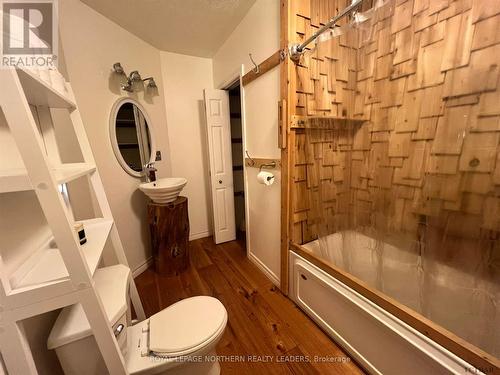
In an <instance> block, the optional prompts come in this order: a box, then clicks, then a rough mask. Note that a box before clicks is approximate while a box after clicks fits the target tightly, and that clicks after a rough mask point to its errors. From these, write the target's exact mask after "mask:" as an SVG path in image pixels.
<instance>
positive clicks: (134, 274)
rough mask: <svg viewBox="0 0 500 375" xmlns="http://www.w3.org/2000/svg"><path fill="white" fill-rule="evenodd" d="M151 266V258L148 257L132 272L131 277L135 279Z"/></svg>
mask: <svg viewBox="0 0 500 375" xmlns="http://www.w3.org/2000/svg"><path fill="white" fill-rule="evenodd" d="M152 264H153V257H149V258H148V259H146V260H145V261H144V262H143V263H142V264H140V265H139V266H138V267H136V268H135V269H134V270H133V271H132V277H133V278H134V279H135V278H136V277H137V276H139V275H140V274H141V273H143V272H144V271H146V270H147V269H148V268H149V267H150V266H151V265H152Z"/></svg>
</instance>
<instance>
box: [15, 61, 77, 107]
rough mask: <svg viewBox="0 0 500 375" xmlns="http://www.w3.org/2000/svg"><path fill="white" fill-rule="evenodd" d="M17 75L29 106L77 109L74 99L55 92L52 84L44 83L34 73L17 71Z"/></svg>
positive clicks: (22, 70)
mask: <svg viewBox="0 0 500 375" xmlns="http://www.w3.org/2000/svg"><path fill="white" fill-rule="evenodd" d="M17 74H18V77H19V81H20V82H21V85H22V86H23V89H24V92H25V94H26V99H27V100H28V103H29V104H33V105H37V106H45V107H50V108H68V109H74V108H76V104H75V102H74V101H73V99H71V98H70V97H69V96H67V95H64V94H62V93H60V92H59V91H57V90H55V89H54V88H53V87H52V86H51V85H50V84H48V83H47V82H44V81H42V79H41V78H40V77H37V76H36V75H34V74H33V73H32V72H30V71H28V70H25V69H17Z"/></svg>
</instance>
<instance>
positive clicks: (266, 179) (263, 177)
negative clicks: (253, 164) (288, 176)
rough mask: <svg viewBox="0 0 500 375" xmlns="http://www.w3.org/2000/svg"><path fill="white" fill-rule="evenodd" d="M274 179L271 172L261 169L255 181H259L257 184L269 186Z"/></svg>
mask: <svg viewBox="0 0 500 375" xmlns="http://www.w3.org/2000/svg"><path fill="white" fill-rule="evenodd" d="M274 180H275V178H274V175H273V174H272V173H271V172H266V171H261V172H259V174H258V175H257V181H259V184H263V185H267V186H269V185H272V184H274Z"/></svg>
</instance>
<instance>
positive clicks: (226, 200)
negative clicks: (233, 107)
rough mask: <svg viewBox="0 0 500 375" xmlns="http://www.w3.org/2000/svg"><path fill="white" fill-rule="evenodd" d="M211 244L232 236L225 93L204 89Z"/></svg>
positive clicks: (228, 124) (226, 100) (230, 178)
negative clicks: (210, 196) (211, 231)
mask: <svg viewBox="0 0 500 375" xmlns="http://www.w3.org/2000/svg"><path fill="white" fill-rule="evenodd" d="M205 111H206V116H207V136H208V152H209V156H210V186H211V191H212V207H213V210H212V212H213V216H214V217H213V219H214V220H213V223H214V238H215V243H222V242H227V241H232V240H234V239H236V225H235V219H234V187H233V168H232V165H233V163H232V155H231V124H230V115H229V95H228V93H227V92H226V91H224V90H213V89H205Z"/></svg>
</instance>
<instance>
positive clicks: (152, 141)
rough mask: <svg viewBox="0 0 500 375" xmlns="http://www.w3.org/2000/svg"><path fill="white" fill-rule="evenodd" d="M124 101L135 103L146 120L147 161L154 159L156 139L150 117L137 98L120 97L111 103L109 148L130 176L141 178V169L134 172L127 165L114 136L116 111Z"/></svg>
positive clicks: (142, 174)
mask: <svg viewBox="0 0 500 375" xmlns="http://www.w3.org/2000/svg"><path fill="white" fill-rule="evenodd" d="M126 103H130V104H133V105H135V106H136V107H137V108H139V110H140V111H141V112H142V115H143V116H144V119H145V120H146V123H147V126H148V131H149V136H150V140H149V143H150V149H151V152H150V154H151V155H150V157H149V162H150V163H152V162H154V161H155V155H156V141H155V136H154V130H153V127H152V123H151V119H150V118H149V115H148V113H147V112H146V110H145V109H144V107H143V106H142V105H141V104H140V103H139V102H138V101H137V100H135V99H132V98H127V97H122V98H120V99H118V100H117V101H116V102H115V103H114V104H113V107H112V108H111V114H110V116H109V138H110V141H111V148H112V149H113V153H114V154H115V157H116V160H118V163H119V164H120V166H121V167H122V168H123V170H124V171H125V172H127V173H128V174H129V175H131V176H132V177H136V178H141V177H143V176H144V173H143V172H142V171H141V172H136V171H134V170H133V169H132V168H130V167H129V166H128V164H127V162H126V161H125V159H124V158H123V156H122V153H121V152H120V148H119V147H118V139H117V138H116V117H117V115H118V111H119V110H120V108H121V106H122V105H123V104H126Z"/></svg>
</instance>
